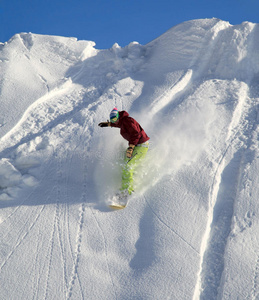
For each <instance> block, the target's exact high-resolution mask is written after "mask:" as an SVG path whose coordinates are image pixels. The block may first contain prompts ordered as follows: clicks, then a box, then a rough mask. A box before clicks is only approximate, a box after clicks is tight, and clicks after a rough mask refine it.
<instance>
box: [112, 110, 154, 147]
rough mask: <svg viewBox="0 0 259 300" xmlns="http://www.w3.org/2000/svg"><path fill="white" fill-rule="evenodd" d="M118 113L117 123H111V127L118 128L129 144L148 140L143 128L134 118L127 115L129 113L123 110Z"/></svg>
mask: <svg viewBox="0 0 259 300" xmlns="http://www.w3.org/2000/svg"><path fill="white" fill-rule="evenodd" d="M119 115H120V117H119V122H118V124H115V123H111V127H118V128H120V129H121V130H120V134H121V135H122V136H123V137H124V139H125V140H127V141H128V142H129V144H133V145H138V144H142V143H145V142H146V141H148V140H149V137H148V136H147V134H146V133H145V131H144V129H143V128H142V127H141V126H140V125H139V123H138V122H137V121H136V120H135V119H133V118H131V117H129V114H128V113H127V112H126V111H125V110H123V111H120V112H119Z"/></svg>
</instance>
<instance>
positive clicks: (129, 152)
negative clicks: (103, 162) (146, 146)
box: [126, 144, 135, 158]
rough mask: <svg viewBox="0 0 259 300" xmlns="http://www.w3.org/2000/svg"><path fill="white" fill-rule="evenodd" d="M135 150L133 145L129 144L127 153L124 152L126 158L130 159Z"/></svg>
mask: <svg viewBox="0 0 259 300" xmlns="http://www.w3.org/2000/svg"><path fill="white" fill-rule="evenodd" d="M134 148H135V145H133V144H130V145H129V147H128V149H127V151H126V156H127V158H131V157H132V153H133V150H134Z"/></svg>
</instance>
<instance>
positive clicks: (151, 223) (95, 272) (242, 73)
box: [0, 19, 259, 300]
mask: <svg viewBox="0 0 259 300" xmlns="http://www.w3.org/2000/svg"><path fill="white" fill-rule="evenodd" d="M0 66H1V74H0V101H1V113H0V138H1V143H0V236H1V245H0V282H1V283H2V285H1V287H2V288H1V297H2V298H3V299H23V298H37V299H194V300H196V299H211V300H213V299H257V298H258V295H259V289H258V286H259V282H258V278H259V276H258V270H259V266H258V262H259V258H258V251H257V249H258V248H259V242H258V240H257V239H256V236H257V232H258V230H259V228H258V227H259V226H258V225H259V223H258V221H257V220H258V216H259V206H258V198H259V189H258V186H259V182H258V180H259V179H258V178H259V176H258V174H259V163H258V161H259V160H258V157H259V143H258V141H259V139H258V133H259V126H258V121H259V88H258V80H259V25H258V24H253V23H249V22H244V23H242V24H240V25H235V26H232V25H231V24H229V23H228V22H225V21H222V20H219V19H201V20H192V21H189V22H185V23H182V24H179V25H177V26H175V27H173V28H171V29H170V30H168V31H167V32H166V33H165V34H163V35H162V36H160V37H158V38H157V39H155V40H153V41H151V42H150V43H148V44H147V45H140V44H139V43H137V42H132V43H130V44H129V45H128V46H126V47H124V48H122V47H120V46H119V45H118V44H114V45H113V47H112V48H111V49H105V50H98V49H96V48H95V43H94V42H92V41H78V40H77V39H75V38H65V37H57V36H43V35H37V34H32V33H20V34H17V35H15V36H14V37H13V38H12V39H11V40H10V41H9V42H8V43H5V44H3V45H1V47H0ZM114 106H116V107H117V108H118V109H119V110H127V111H128V112H129V113H130V115H131V116H132V117H134V118H135V119H136V120H137V121H139V123H140V124H141V126H142V127H143V128H144V129H145V131H146V132H147V134H148V135H149V136H150V138H151V139H150V149H149V151H148V154H147V157H146V160H145V163H144V164H143V165H142V166H140V168H139V169H138V172H137V174H136V192H135V195H134V197H133V198H132V199H131V200H130V201H129V203H128V206H127V208H126V209H124V210H121V211H110V210H109V209H108V208H107V205H106V202H107V199H108V198H109V197H110V196H111V195H114V193H115V192H116V191H117V189H118V188H119V187H120V178H121V163H122V161H123V157H124V152H125V149H126V147H127V142H126V141H124V140H123V139H122V138H121V136H120V134H119V130H116V129H114V128H113V129H111V128H100V127H98V123H99V122H101V121H106V120H107V118H108V117H109V113H110V111H111V109H112V108H113V107H114ZM244 245H245V246H244ZM100 283H101V285H100Z"/></svg>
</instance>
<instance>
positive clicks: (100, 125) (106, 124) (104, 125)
mask: <svg viewBox="0 0 259 300" xmlns="http://www.w3.org/2000/svg"><path fill="white" fill-rule="evenodd" d="M98 126H99V127H108V126H111V123H110V122H101V123H99V124H98Z"/></svg>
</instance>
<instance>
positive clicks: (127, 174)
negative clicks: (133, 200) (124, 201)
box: [121, 146, 148, 195]
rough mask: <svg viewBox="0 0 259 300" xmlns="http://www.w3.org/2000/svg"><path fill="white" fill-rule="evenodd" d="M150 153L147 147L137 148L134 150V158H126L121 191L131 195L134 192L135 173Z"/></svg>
mask: <svg viewBox="0 0 259 300" xmlns="http://www.w3.org/2000/svg"><path fill="white" fill-rule="evenodd" d="M147 151H148V146H147V147H142V146H136V147H135V148H134V151H133V154H132V158H131V159H128V158H125V161H124V166H123V169H122V187H121V190H122V191H124V190H127V191H128V193H129V195H131V194H132V192H133V191H134V178H133V177H134V172H135V169H136V167H137V166H138V164H139V163H140V162H141V161H142V160H143V158H144V157H145V156H146V153H147Z"/></svg>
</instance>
